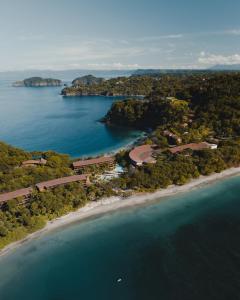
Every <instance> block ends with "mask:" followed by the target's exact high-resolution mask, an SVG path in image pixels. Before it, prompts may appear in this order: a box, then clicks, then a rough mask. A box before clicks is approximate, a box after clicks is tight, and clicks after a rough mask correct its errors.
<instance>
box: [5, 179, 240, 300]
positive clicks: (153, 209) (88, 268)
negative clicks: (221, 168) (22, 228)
mask: <svg viewBox="0 0 240 300" xmlns="http://www.w3.org/2000/svg"><path fill="white" fill-rule="evenodd" d="M239 195H240V177H235V178H231V179H227V180H224V181H221V182H218V183H215V184H213V185H210V186H208V187H205V188H201V189H198V190H195V191H191V192H189V193H186V194H181V195H178V196H174V197H171V199H166V200H162V201H161V202H156V203H152V204H151V205H149V206H142V207H138V208H131V209H126V210H121V211H118V212H114V213H111V214H107V215H104V216H99V217H97V218H95V219H92V220H86V221H84V222H81V223H76V224H74V225H71V226H69V227H66V228H64V229H63V228H61V229H59V230H58V231H55V232H53V233H51V234H48V235H45V236H43V237H41V238H39V239H36V240H34V241H31V242H29V243H27V244H25V245H23V246H22V247H21V248H19V249H17V250H16V251H14V252H12V253H11V254H9V255H8V256H5V257H2V258H1V259H0V299H1V300H16V299H25V300H30V299H31V300H32V299H34V300H76V299H84V300H95V299H98V300H103V299H104V300H112V299H114V300H115V299H116V300H118V299H119V300H120V299H124V300H135V299H136V300H141V299H146V300H152V299H154V300H155V299H163V300H170V299H171V300H196V299H197V300H198V299H199V300H200V299H201V300H202V299H204V300H206V299H211V300H213V299H217V300H219V299H220V300H221V299H224V300H227V299H230V300H232V299H233V300H234V299H239V295H240V281H239V278H240V276H239V275H240V239H239V236H240V198H239ZM119 278H121V279H122V281H121V282H117V280H118V279H119Z"/></svg>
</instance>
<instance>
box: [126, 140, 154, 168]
mask: <svg viewBox="0 0 240 300" xmlns="http://www.w3.org/2000/svg"><path fill="white" fill-rule="evenodd" d="M153 154H154V147H153V146H152V145H141V146H138V147H135V148H134V149H133V150H132V151H130V153H129V157H130V159H131V162H132V163H133V164H134V165H135V166H142V165H143V164H147V163H151V164H153V163H156V159H155V158H154V157H153Z"/></svg>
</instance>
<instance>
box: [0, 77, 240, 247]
mask: <svg viewBox="0 0 240 300" xmlns="http://www.w3.org/2000/svg"><path fill="white" fill-rule="evenodd" d="M137 78H138V79H139V80H140V81H138V83H139V84H140V82H141V80H142V81H144V82H154V85H153V87H152V88H150V85H147V86H144V85H143V86H142V91H143V90H144V93H146V94H147V90H148V89H149V88H150V93H148V94H147V96H146V97H145V98H144V99H141V100H139V99H134V98H132V99H127V100H123V101H116V102H114V103H113V105H112V107H111V109H110V110H109V112H107V114H106V116H105V117H104V121H105V122H106V124H107V125H106V126H108V124H109V125H111V126H114V125H119V124H121V125H122V126H123V125H124V126H131V127H133V128H140V129H144V130H146V131H147V137H146V138H145V139H144V140H141V142H139V143H138V144H137V145H134V146H133V147H132V149H125V150H121V151H119V152H118V153H117V154H116V155H114V156H103V157H97V158H92V157H90V158H87V159H84V160H83V159H80V160H72V159H71V158H70V157H69V156H67V155H62V154H58V153H55V152H53V151H47V152H26V151H23V150H21V149H17V148H14V147H12V146H9V145H6V144H4V143H0V157H1V159H0V191H1V194H0V202H1V208H0V220H1V222H0V248H3V247H4V246H6V245H7V244H9V243H11V242H13V241H16V240H18V239H21V238H24V237H25V236H26V235H28V234H29V233H32V232H34V231H37V230H39V229H41V228H43V227H44V226H45V224H46V222H47V221H49V220H53V219H56V218H58V217H60V216H62V215H65V214H67V213H68V212H70V211H75V210H77V209H79V208H81V207H82V206H85V205H86V204H87V203H96V201H98V200H100V199H102V198H109V197H113V196H114V197H117V199H122V198H126V197H128V196H130V195H135V194H137V195H139V194H140V193H146V192H154V191H157V190H160V189H161V190H162V189H166V188H170V187H172V188H173V190H179V189H177V188H176V187H177V186H182V185H185V184H188V183H189V182H192V181H193V180H194V182H198V180H200V181H199V182H202V181H201V180H202V178H203V176H204V178H205V179H204V182H207V178H208V177H207V176H209V175H211V176H212V175H216V174H218V173H222V172H223V171H225V170H226V169H229V170H232V171H229V172H226V171H225V173H223V174H226V176H227V175H231V174H236V172H237V173H238V172H239V166H240V138H239V136H240V98H239V95H240V85H239V82H240V74H239V73H234V74H233V73H216V74H213V73H209V74H195V75H189V76H186V75H184V76H175V75H171V76H170V75H166V76H161V77H157V78H156V77H154V78H152V77H151V76H148V77H147V76H143V77H141V76H140V77H137ZM118 80H119V79H118ZM129 80H133V78H131V79H129V78H124V79H123V81H124V82H126V84H127V85H128V83H129ZM104 82H105V81H102V83H99V84H96V83H92V84H91V83H89V82H88V84H86V82H85V86H88V87H91V86H101V85H103V84H104ZM80 84H82V83H81V82H80ZM124 88H126V87H124ZM211 176H210V177H209V180H210V179H211V178H212V177H211ZM214 178H215V177H214ZM216 178H218V176H216ZM211 180H212V179H211ZM180 190H181V189H180Z"/></svg>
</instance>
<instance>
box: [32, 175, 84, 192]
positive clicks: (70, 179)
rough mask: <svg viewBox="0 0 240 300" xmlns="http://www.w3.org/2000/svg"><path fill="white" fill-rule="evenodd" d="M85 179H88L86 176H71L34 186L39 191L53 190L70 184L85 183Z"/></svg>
mask: <svg viewBox="0 0 240 300" xmlns="http://www.w3.org/2000/svg"><path fill="white" fill-rule="evenodd" d="M87 179H88V175H87V174H81V175H73V176H67V177H62V178H58V179H53V180H48V181H44V182H40V183H37V184H36V187H37V188H38V190H39V191H41V190H44V189H47V188H53V187H55V186H58V185H63V184H68V183H71V182H77V181H86V180H87Z"/></svg>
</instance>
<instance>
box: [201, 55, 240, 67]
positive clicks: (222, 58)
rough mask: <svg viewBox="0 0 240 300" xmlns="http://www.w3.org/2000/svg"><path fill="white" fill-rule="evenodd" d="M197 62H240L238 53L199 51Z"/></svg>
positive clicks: (205, 63) (224, 63)
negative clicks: (225, 53) (207, 52)
mask: <svg viewBox="0 0 240 300" xmlns="http://www.w3.org/2000/svg"><path fill="white" fill-rule="evenodd" d="M198 62H199V63H200V64H202V65H233V64H240V54H232V55H221V54H206V53H205V52H201V53H200V57H199V58H198Z"/></svg>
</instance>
